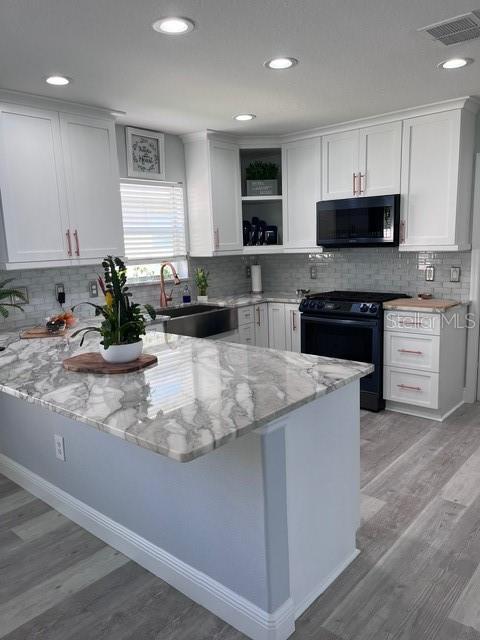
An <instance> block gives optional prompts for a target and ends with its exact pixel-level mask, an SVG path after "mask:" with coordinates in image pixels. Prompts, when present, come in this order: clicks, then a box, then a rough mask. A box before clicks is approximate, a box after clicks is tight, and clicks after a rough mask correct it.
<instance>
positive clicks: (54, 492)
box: [0, 454, 295, 640]
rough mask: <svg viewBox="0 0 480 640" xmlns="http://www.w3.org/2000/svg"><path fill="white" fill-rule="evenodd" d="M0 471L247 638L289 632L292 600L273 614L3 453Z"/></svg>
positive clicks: (272, 638)
mask: <svg viewBox="0 0 480 640" xmlns="http://www.w3.org/2000/svg"><path fill="white" fill-rule="evenodd" d="M0 473H3V474H4V475H5V476H7V477H8V478H10V479H11V480H13V481H14V482H16V483H17V484H19V485H20V486H21V487H23V488H24V489H26V490H27V491H29V492H30V493H32V494H33V495H35V496H36V497H37V498H40V499H41V500H43V501H44V502H46V503H47V504H49V505H50V506H51V507H53V508H54V509H56V510H57V511H59V512H60V513H62V514H63V515H64V516H66V517H67V518H69V519H70V520H73V522H76V523H77V524H78V525H80V526H81V527H83V528H84V529H86V530H87V531H89V532H90V533H92V534H93V535H95V536H97V537H98V538H100V539H101V540H103V541H104V542H106V543H107V544H109V545H110V546H112V547H114V548H115V549H117V550H118V551H120V552H121V553H123V554H124V555H125V556H127V557H128V558H131V559H132V560H134V561H135V562H137V563H138V564H139V565H141V566H142V567H144V568H145V569H147V570H148V571H151V572H152V573H153V574H155V575H156V576H158V577H159V578H161V579H162V580H165V582H168V584H170V585H172V586H173V587H175V588H176V589H178V590H179V591H181V592H182V593H184V594H185V595H186V596H188V597H189V598H191V599H192V600H194V601H195V602H197V603H198V604H200V605H202V606H203V607H205V608H206V609H208V610H209V611H211V612H212V613H214V614H215V615H217V616H218V617H219V618H221V619H222V620H225V621H226V622H228V624H230V625H232V627H235V628H236V629H238V630H239V631H241V632H242V633H244V634H245V635H247V636H248V637H249V638H252V639H253V640H286V638H288V637H289V636H290V635H291V634H292V633H293V632H294V630H295V618H294V608H293V602H292V600H291V599H288V600H287V601H286V602H285V603H284V604H283V605H282V606H281V607H280V608H278V609H277V610H276V611H274V612H273V613H268V612H267V611H265V610H263V609H260V608H259V607H257V606H256V605H255V604H253V603H252V602H250V601H249V600H247V599H246V598H244V597H242V596H240V595H239V594H237V593H235V592H234V591H232V590H231V589H229V588H228V587H225V586H224V585H222V584H221V583H219V582H217V581H216V580H214V579H212V578H210V577H209V576H208V575H206V574H205V573H202V572H201V571H198V570H197V569H195V568H194V567H192V566H190V565H188V564H186V563H185V562H183V561H182V560H180V559H179V558H176V557H175V556H173V555H171V554H170V553H168V552H167V551H164V550H163V549H161V548H160V547H157V546H156V545H154V544H152V543H151V542H149V541H148V540H146V539H145V538H142V537H141V536H139V535H138V534H136V533H134V532H133V531H131V530H130V529H127V528H126V527H124V526H123V525H121V524H119V523H118V522H115V521H114V520H112V519H111V518H108V517H107V516H105V515H103V514H102V513H100V512H99V511H97V510H96V509H92V507H89V506H88V505H87V504H85V503H84V502H81V501H80V500H77V498H74V497H73V496H71V495H70V494H68V493H66V492H65V491H63V490H62V489H59V488H58V487H56V486H55V485H53V484H52V483H51V482H48V481H47V480H44V479H43V478H41V477H40V476H38V475H37V474H36V473H33V472H32V471H30V470H29V469H27V468H26V467H23V466H22V465H20V464H18V463H17V462H15V461H14V460H12V459H10V458H8V457H7V456H5V455H3V454H0Z"/></svg>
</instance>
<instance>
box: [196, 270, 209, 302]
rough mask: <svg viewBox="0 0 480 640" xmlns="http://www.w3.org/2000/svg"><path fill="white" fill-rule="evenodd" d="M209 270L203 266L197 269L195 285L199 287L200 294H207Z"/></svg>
mask: <svg viewBox="0 0 480 640" xmlns="http://www.w3.org/2000/svg"><path fill="white" fill-rule="evenodd" d="M209 275H210V274H209V272H208V271H205V269H204V268H203V267H197V268H196V269H195V273H194V278H195V286H196V287H197V291H198V295H199V296H206V295H207V289H208V276H209Z"/></svg>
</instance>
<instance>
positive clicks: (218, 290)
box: [0, 248, 471, 329]
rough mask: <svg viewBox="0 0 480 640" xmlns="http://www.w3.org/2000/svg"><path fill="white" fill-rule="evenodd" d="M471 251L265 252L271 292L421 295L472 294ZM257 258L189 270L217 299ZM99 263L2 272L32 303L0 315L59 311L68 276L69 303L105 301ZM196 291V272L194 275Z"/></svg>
mask: <svg viewBox="0 0 480 640" xmlns="http://www.w3.org/2000/svg"><path fill="white" fill-rule="evenodd" d="M470 258H471V254H470V252H469V251H466V252H460V253H431V252H428V253H423V252H422V253H402V252H400V251H398V249H394V248H385V249H338V250H332V251H329V252H325V253H323V254H322V253H319V254H311V255H307V254H278V255H268V256H259V257H258V262H259V263H260V264H261V265H262V279H263V288H264V290H265V291H273V292H275V291H277V292H289V291H292V292H293V291H294V290H295V289H298V288H304V289H311V290H312V291H327V290H330V289H353V290H369V291H394V292H399V293H400V292H402V293H409V294H410V295H416V294H417V293H421V292H429V293H432V294H433V295H434V296H435V297H437V298H440V297H446V298H454V299H459V300H460V299H461V300H466V299H468V298H469V293H470ZM251 262H252V258H251V257H248V258H246V257H239V256H238V257H237V256H234V257H216V258H191V259H190V275H191V276H193V270H194V269H195V267H197V266H203V267H205V268H206V269H207V270H208V271H209V272H210V287H209V291H208V293H209V295H210V296H211V297H219V296H224V295H231V294H240V293H247V292H249V290H250V280H249V279H248V278H247V277H246V270H245V267H246V265H247V264H249V263H251ZM429 264H432V265H434V266H435V280H434V281H433V282H425V266H426V265H429ZM312 265H315V266H316V267H317V278H316V279H315V280H312V279H311V278H310V267H311V266H312ZM451 266H458V267H460V268H461V278H460V282H450V267H451ZM101 272H102V270H101V267H100V266H99V267H98V268H95V267H91V266H90V267H80V268H61V269H38V270H26V271H12V272H9V273H2V274H1V277H2V279H3V278H5V279H6V278H8V277H11V278H14V283H13V284H14V285H17V286H24V287H27V288H28V294H29V303H28V304H27V305H26V306H25V313H21V312H20V311H13V312H12V313H11V314H10V316H9V318H7V319H2V320H1V321H0V327H2V328H4V329H7V328H13V327H18V326H25V325H32V324H38V323H43V321H44V320H45V318H46V317H47V316H49V315H51V314H52V313H55V312H57V311H59V310H60V307H59V305H58V304H57V303H56V301H55V284H56V283H59V282H62V283H63V284H64V285H65V290H66V304H65V307H67V308H69V307H71V306H72V305H75V304H78V303H79V302H82V301H91V302H100V303H101V302H102V299H101V298H97V299H95V298H93V299H90V298H89V293H88V282H89V281H90V280H94V279H95V278H96V277H97V274H99V273H101ZM188 284H189V286H190V290H191V292H192V294H193V295H195V288H194V286H193V283H192V278H190V280H189V281H188ZM183 288H184V283H182V285H180V286H178V287H175V288H174V291H173V297H174V302H178V301H181V296H182V291H183ZM132 291H133V294H134V297H135V300H137V301H138V302H140V303H147V302H148V303H150V304H153V305H154V306H155V305H156V304H157V302H158V299H159V285H158V283H157V284H153V285H135V286H134V287H133V288H132ZM77 313H78V315H79V316H80V317H89V316H91V315H92V314H93V309H92V308H91V307H88V306H84V307H80V308H78V310H77Z"/></svg>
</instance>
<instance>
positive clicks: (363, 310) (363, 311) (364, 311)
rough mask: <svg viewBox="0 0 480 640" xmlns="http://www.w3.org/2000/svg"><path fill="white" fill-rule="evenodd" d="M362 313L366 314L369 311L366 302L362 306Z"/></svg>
mask: <svg viewBox="0 0 480 640" xmlns="http://www.w3.org/2000/svg"><path fill="white" fill-rule="evenodd" d="M360 311H361V312H362V313H366V312H367V311H368V304H365V302H363V303H362V304H361V305H360Z"/></svg>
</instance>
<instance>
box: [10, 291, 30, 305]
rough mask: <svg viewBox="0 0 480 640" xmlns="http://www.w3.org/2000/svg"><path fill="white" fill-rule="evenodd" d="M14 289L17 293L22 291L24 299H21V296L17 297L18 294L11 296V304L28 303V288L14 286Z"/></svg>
mask: <svg viewBox="0 0 480 640" xmlns="http://www.w3.org/2000/svg"><path fill="white" fill-rule="evenodd" d="M15 289H16V290H17V291H18V292H19V293H23V297H24V298H25V299H24V300H22V298H19V297H18V296H11V302H12V304H28V289H27V287H15Z"/></svg>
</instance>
